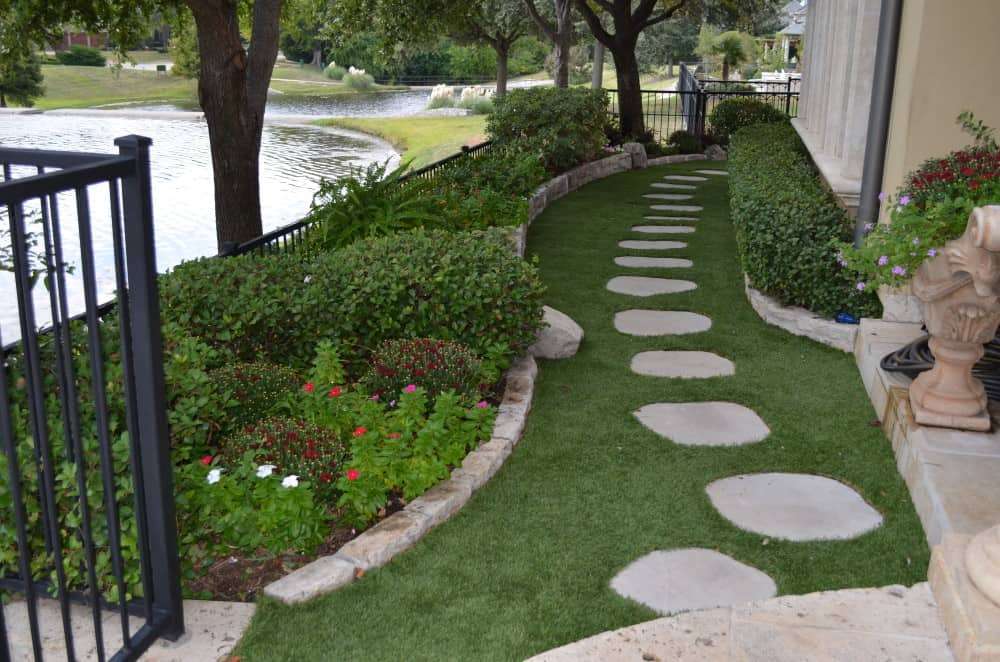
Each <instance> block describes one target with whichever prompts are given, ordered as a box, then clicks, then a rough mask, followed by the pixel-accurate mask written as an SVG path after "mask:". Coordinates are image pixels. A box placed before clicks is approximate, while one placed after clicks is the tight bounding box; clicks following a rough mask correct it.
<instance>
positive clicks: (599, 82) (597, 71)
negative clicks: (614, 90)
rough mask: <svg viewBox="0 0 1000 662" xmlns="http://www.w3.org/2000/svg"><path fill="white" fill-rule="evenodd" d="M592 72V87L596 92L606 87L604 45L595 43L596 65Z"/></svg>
mask: <svg viewBox="0 0 1000 662" xmlns="http://www.w3.org/2000/svg"><path fill="white" fill-rule="evenodd" d="M593 67H594V68H593V71H591V72H590V86H591V87H592V88H594V89H595V90H599V89H601V88H602V87H604V44H602V43H601V42H599V41H597V42H594V64H593Z"/></svg>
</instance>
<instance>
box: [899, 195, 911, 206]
mask: <svg viewBox="0 0 1000 662" xmlns="http://www.w3.org/2000/svg"><path fill="white" fill-rule="evenodd" d="M908 204H910V196H908V195H904V196H903V197H901V198H900V199H899V206H900V207H905V206H906V205H908Z"/></svg>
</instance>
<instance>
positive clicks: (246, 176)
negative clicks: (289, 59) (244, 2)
mask: <svg viewBox="0 0 1000 662" xmlns="http://www.w3.org/2000/svg"><path fill="white" fill-rule="evenodd" d="M188 2H189V6H190V7H191V9H192V12H193V13H194V17H195V24H196V26H197V29H198V47H199V50H200V52H201V77H200V78H199V79H198V98H199V101H200V102H201V107H202V110H203V111H204V113H205V121H206V123H207V124H208V138H209V145H210V148H211V152H212V169H213V171H214V183H215V228H216V239H217V241H218V245H219V249H220V250H222V249H223V248H225V246H226V245H227V244H229V243H231V242H235V243H241V242H244V241H249V240H250V239H254V238H256V237H259V236H260V235H261V234H262V223H261V215H260V177H259V175H260V172H259V159H260V140H261V132H262V130H263V126H264V106H265V105H266V103H267V88H268V85H269V83H270V79H271V72H272V70H273V68H274V60H275V58H276V57H277V52H278V46H277V36H278V14H279V12H280V8H281V2H280V0H257V2H255V3H254V9H253V12H254V13H253V33H252V37H251V39H252V41H253V44H254V47H253V51H252V54H251V55H249V56H248V55H247V52H246V51H245V50H244V49H243V45H242V44H241V42H240V29H239V18H238V16H237V11H236V9H237V4H236V3H222V4H221V6H220V5H219V4H216V3H214V2H212V3H209V2H199V1H195V0H188Z"/></svg>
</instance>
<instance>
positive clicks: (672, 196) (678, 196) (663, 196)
mask: <svg viewBox="0 0 1000 662" xmlns="http://www.w3.org/2000/svg"><path fill="white" fill-rule="evenodd" d="M642 197H644V198H650V199H652V200H678V201H679V200H690V199H691V198H693V197H694V196H693V195H689V194H686V193H645V194H643V196H642Z"/></svg>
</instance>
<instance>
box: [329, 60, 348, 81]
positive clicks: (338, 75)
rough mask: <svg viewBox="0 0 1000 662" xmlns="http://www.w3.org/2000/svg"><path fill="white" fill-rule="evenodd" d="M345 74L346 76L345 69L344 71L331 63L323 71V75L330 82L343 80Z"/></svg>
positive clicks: (334, 63)
mask: <svg viewBox="0 0 1000 662" xmlns="http://www.w3.org/2000/svg"><path fill="white" fill-rule="evenodd" d="M345 74H347V69H344V68H343V67H342V66H340V65H339V64H337V63H336V62H331V63H330V64H328V65H326V68H325V69H323V75H324V76H326V77H327V78H329V79H330V80H343V79H344V75H345Z"/></svg>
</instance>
